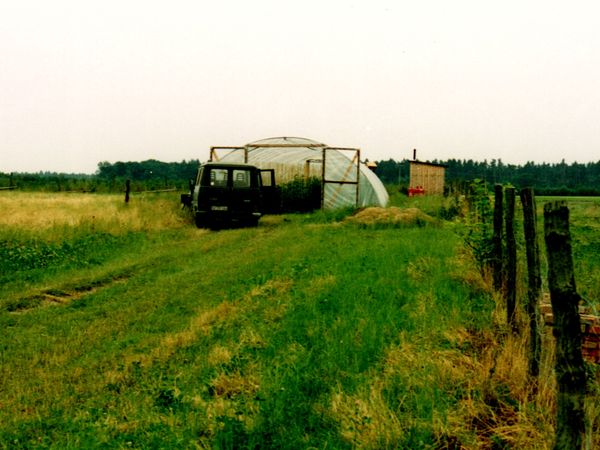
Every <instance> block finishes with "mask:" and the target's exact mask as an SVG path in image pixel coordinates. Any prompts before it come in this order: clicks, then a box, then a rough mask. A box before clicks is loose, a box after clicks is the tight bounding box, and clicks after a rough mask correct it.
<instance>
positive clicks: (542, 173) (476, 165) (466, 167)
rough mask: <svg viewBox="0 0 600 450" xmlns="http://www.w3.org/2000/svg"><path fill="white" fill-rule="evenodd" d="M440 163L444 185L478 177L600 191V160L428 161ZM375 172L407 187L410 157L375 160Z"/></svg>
mask: <svg viewBox="0 0 600 450" xmlns="http://www.w3.org/2000/svg"><path fill="white" fill-rule="evenodd" d="M428 162H432V163H436V164H443V165H445V166H446V167H447V169H446V185H447V186H450V187H453V186H458V185H460V184H461V183H464V182H466V181H469V180H474V179H480V180H483V181H485V182H486V183H487V184H488V186H490V187H493V185H495V184H496V183H501V184H511V185H513V186H515V187H517V188H523V187H533V188H534V189H535V192H536V193H537V194H538V195H600V160H599V161H597V162H593V163H585V164H582V163H577V162H575V163H572V164H567V163H565V161H564V160H562V161H561V162H560V163H554V164H548V163H541V164H536V163H534V162H527V163H526V164H524V165H514V164H504V163H503V162H502V160H501V159H492V160H491V161H487V160H484V161H483V162H480V161H473V160H472V159H469V160H459V159H449V160H446V161H438V160H433V161H428ZM375 173H376V174H377V175H378V176H379V178H380V179H381V180H382V181H383V182H384V183H385V184H397V185H400V186H401V187H405V188H406V187H408V183H409V177H410V169H409V160H407V159H404V160H402V161H395V160H393V159H388V160H385V161H378V162H377V168H376V169H375Z"/></svg>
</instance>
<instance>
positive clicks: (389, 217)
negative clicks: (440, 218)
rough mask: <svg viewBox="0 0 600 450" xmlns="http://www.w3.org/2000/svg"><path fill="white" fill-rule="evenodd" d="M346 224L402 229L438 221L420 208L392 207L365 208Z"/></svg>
mask: <svg viewBox="0 0 600 450" xmlns="http://www.w3.org/2000/svg"><path fill="white" fill-rule="evenodd" d="M344 222H345V223H352V224H355V225H360V226H364V227H379V226H381V227H402V226H423V225H427V224H433V223H435V222H436V220H435V219H434V218H433V217H431V216H429V215H428V214H425V213H424V212H423V211H421V210H420V209H419V208H405V209H401V208H398V207H396V206H392V207H389V208H381V207H371V208H365V209H362V210H360V211H358V212H357V213H356V214H354V215H352V216H350V217H347V218H346V219H345V220H344Z"/></svg>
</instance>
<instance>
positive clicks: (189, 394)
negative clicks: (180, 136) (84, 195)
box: [0, 195, 600, 449]
mask: <svg viewBox="0 0 600 450" xmlns="http://www.w3.org/2000/svg"><path fill="white" fill-rule="evenodd" d="M50 197H51V200H52V201H57V200H56V199H57V198H58V197H56V195H55V196H50ZM50 197H49V199H50ZM64 198H66V197H61V199H63V200H64ZM97 198H98V202H99V203H102V204H103V205H106V206H104V207H103V208H104V209H107V211H109V212H107V213H106V216H102V212H101V211H100V209H98V210H97V211H98V212H96V213H95V214H96V216H95V219H94V220H95V222H94V223H95V227H94V228H90V226H89V220H87V221H86V220H82V221H79V222H78V221H75V222H74V224H73V225H68V226H67V225H60V224H58V225H56V224H55V225H54V226H51V227H49V228H47V229H46V230H42V229H38V228H36V229H35V230H27V229H26V226H25V225H24V224H26V221H25V220H23V221H20V222H15V223H16V225H15V224H11V223H6V224H4V225H2V224H1V223H0V242H2V243H3V245H4V247H1V249H2V251H4V252H5V253H4V257H5V258H12V259H10V263H8V262H6V261H5V262H4V263H3V264H4V266H3V270H4V271H3V273H2V277H1V278H0V327H1V328H2V330H4V332H3V333H2V335H1V337H0V448H57V449H58V448H60V449H63V448H131V447H133V448H136V447H137V448H290V449H296V448H448V447H450V448H451V447H453V446H454V447H456V446H459V445H462V446H463V447H465V448H479V447H482V446H483V447H488V448H492V447H494V446H495V447H494V448H503V447H511V446H512V447H514V448H548V447H549V446H550V445H551V443H552V442H551V441H552V419H551V417H552V406H551V404H552V402H551V401H547V394H544V389H545V388H544V386H545V385H546V384H548V385H551V383H550V382H548V383H546V384H544V385H541V386H542V387H541V388H540V392H539V393H538V397H536V400H531V399H530V398H529V395H530V392H529V390H528V388H527V381H526V378H525V377H524V376H523V374H524V373H525V372H526V370H525V368H526V362H525V360H524V358H523V344H522V342H521V341H519V340H511V339H508V342H507V343H506V344H499V343H498V342H497V333H498V324H497V323H494V318H495V317H496V316H497V315H498V311H497V310H498V307H497V305H496V304H495V302H494V298H493V296H492V294H490V292H489V288H488V286H487V285H486V284H485V282H484V281H483V280H482V279H481V278H480V276H479V274H478V271H477V269H476V268H475V267H474V265H473V263H472V261H471V260H470V258H469V257H468V255H466V254H465V253H464V252H463V243H462V242H461V238H460V237H459V235H458V234H457V233H456V232H455V229H456V227H458V226H459V225H457V224H450V223H448V222H440V221H438V222H436V224H435V226H431V225H425V226H414V227H413V226H409V225H407V226H404V227H402V228H388V227H386V226H381V227H378V226H373V227H366V228H365V227H361V226H359V225H355V224H351V223H345V222H343V218H344V217H345V216H346V215H347V214H350V213H351V211H350V210H347V211H333V212H317V213H314V214H291V215H284V216H271V217H265V218H263V219H262V220H261V223H260V225H259V226H258V227H257V228H255V229H233V230H222V231H219V232H209V231H205V230H197V229H195V227H194V226H193V225H192V223H191V220H189V219H186V218H185V217H184V216H183V215H181V214H180V213H179V212H178V210H177V208H178V205H177V199H176V198H175V197H174V196H173V197H172V198H171V200H169V197H167V196H165V197H160V198H159V197H157V198H156V199H145V200H143V201H139V202H135V201H134V202H132V204H131V205H130V206H129V207H128V208H123V207H122V206H121V205H118V206H116V207H113V208H112V209H110V208H109V206H110V205H112V202H113V200H112V199H109V198H107V197H103V196H98V197H97ZM0 200H1V199H0ZM37 200H38V201H41V200H40V199H39V198H37ZM82 201H83V200H82ZM86 201H87V200H86ZM114 201H117V200H116V199H115V200H114ZM451 201H452V200H444V199H441V198H437V199H436V198H431V197H430V198H427V197H421V198H415V199H410V200H409V199H406V198H404V199H402V198H397V199H396V200H395V205H397V206H401V207H408V206H411V207H414V206H416V207H419V208H420V209H422V210H423V211H425V212H426V213H428V214H430V215H432V216H435V217H438V218H440V214H439V211H440V207H441V206H442V205H443V206H444V207H445V208H448V207H449V206H452V204H451V203H449V202H451ZM49 202H50V200H49ZM16 203H19V202H16ZM542 203H543V202H542V201H540V200H538V205H539V206H540V207H541V205H542ZM49 204H50V203H49ZM588 206H589V205H588ZM73 207H74V206H73V205H70V206H69V214H72V211H73ZM86 207H89V206H86ZM65 208H66V206H65ZM594 208H595V207H594ZM594 208H592V209H591V210H590V209H589V208H588V207H587V206H586V207H585V208H582V209H581V210H578V211H580V212H578V213H577V214H575V213H574V214H573V218H574V222H575V223H577V225H576V227H575V228H576V230H574V234H575V236H576V242H577V243H578V244H577V246H576V248H577V249H578V250H580V251H581V249H585V250H586V251H588V252H589V253H588V255H591V254H592V249H593V245H595V244H594V242H595V241H594V232H595V231H594V224H595V219H594V218H593V212H594V211H596V210H595V209H594ZM83 210H85V208H84V209H83ZM115 211H116V213H115ZM163 212H164V214H163ZM115 214H118V215H125V214H126V217H128V218H129V219H127V220H125V219H123V218H119V217H116V218H115V217H114V216H115ZM152 214H154V216H156V217H155V218H153V216H152ZM16 216H17V215H15V217H16ZM167 216H168V217H169V219H168V221H167V220H166V219H165V218H164V217H167ZM575 217H579V218H578V219H575ZM54 220H55V221H56V222H57V223H59V222H60V213H59V212H56V216H55V219H54ZM577 221H579V222H577ZM128 223H132V225H131V226H128ZM586 224H587V225H586ZM580 226H583V227H584V228H580ZM585 226H588V227H590V228H589V229H588V228H585ZM61 230H62V231H61ZM61 233H62V234H61ZM585 239H587V241H586V240H585ZM15 248H18V249H20V250H19V252H21V253H18V252H17V254H16V255H9V254H8V252H9V251H10V250H11V249H12V250H14V249H15ZM6 249H8V250H6ZM575 254H576V256H575V257H576V260H578V258H579V256H578V255H579V253H577V252H575ZM40 255H49V256H48V257H47V258H46V259H44V260H42V259H41V258H39V256H40ZM595 257H596V258H597V256H595ZM578 264H580V262H578ZM589 264H590V265H589V270H590V271H595V272H590V273H597V270H598V266H597V265H595V264H600V261H598V260H597V259H593V258H592V259H591V260H590V262H589ZM592 266H594V267H592ZM579 285H580V286H585V282H583V283H580V284H579ZM590 286H591V284H590ZM500 334H502V330H500ZM549 372H551V370H549ZM547 376H548V377H550V375H547ZM544 395H546V397H544ZM548 404H550V406H548Z"/></svg>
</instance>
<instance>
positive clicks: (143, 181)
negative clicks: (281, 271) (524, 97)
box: [0, 159, 600, 195]
mask: <svg viewBox="0 0 600 450" xmlns="http://www.w3.org/2000/svg"><path fill="white" fill-rule="evenodd" d="M429 162H432V163H437V164H443V165H445V166H446V167H447V169H446V184H447V186H449V187H450V188H454V187H458V186H460V185H461V183H462V184H464V183H466V182H468V181H470V180H474V179H480V180H484V182H486V183H487V184H488V185H489V186H493V185H494V184H496V183H502V184H512V185H513V186H515V187H517V188H522V187H526V186H530V187H533V188H534V189H535V191H536V193H537V194H538V195H600V160H599V161H598V162H594V163H586V164H581V163H576V162H575V163H572V164H567V163H565V161H564V160H563V161H561V162H560V163H555V164H548V163H541V164H536V163H534V162H528V163H526V164H525V165H514V164H505V163H503V162H502V160H501V159H497V160H496V159H492V160H491V161H487V160H484V161H483V162H480V161H473V160H471V159H470V160H459V159H449V160H446V161H438V160H433V161H429ZM199 164H200V161H199V160H197V159H192V160H189V161H186V160H183V161H181V162H162V161H157V160H154V159H149V160H146V161H141V162H132V161H130V162H122V161H117V162H115V163H110V162H108V161H103V162H100V163H99V164H98V169H97V170H96V173H95V174H66V173H55V172H38V173H11V174H7V173H0V188H5V187H18V188H20V189H25V190H45V191H81V192H118V191H122V190H123V186H124V183H125V180H131V182H132V189H133V190H134V191H136V190H137V191H140V190H152V189H165V188H175V189H180V190H186V189H187V187H188V182H189V180H190V179H192V178H194V177H195V175H196V171H197V169H198V165H199ZM375 173H376V174H377V175H378V176H379V178H380V179H381V180H382V181H383V182H384V183H385V184H389V185H398V186H400V188H401V189H406V188H408V183H409V177H410V170H409V160H407V159H404V160H401V161H395V160H394V159H388V160H382V161H377V168H376V169H375Z"/></svg>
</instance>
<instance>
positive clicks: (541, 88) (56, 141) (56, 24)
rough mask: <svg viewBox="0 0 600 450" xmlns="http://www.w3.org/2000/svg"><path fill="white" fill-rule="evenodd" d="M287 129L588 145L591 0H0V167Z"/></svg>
mask: <svg viewBox="0 0 600 450" xmlns="http://www.w3.org/2000/svg"><path fill="white" fill-rule="evenodd" d="M274 136H301V137H307V138H311V139H315V140H318V141H321V142H325V143H327V144H329V145H331V146H345V147H359V148H361V150H362V156H363V157H364V158H368V159H370V160H381V159H388V158H394V159H396V160H400V159H403V158H411V157H412V149H413V148H417V151H418V157H419V159H423V160H433V159H438V160H445V159H448V158H458V159H474V160H479V161H483V160H484V159H487V160H488V161H490V160H491V159H502V161H504V162H506V163H515V164H522V163H525V162H526V161H535V162H550V163H552V162H559V161H561V160H562V159H563V158H564V159H565V160H566V161H567V162H568V163H570V162H573V161H578V162H589V161H598V160H600V3H598V2H597V1H577V0H571V1H569V2H567V1H560V2H558V1H553V0H544V1H537V0H536V1H527V0H520V1H513V0H503V1H493V2H492V1H485V0H473V1H470V0H452V1H451V0H440V1H431V0H411V1H404V0H396V1H392V0H364V1H342V0H335V1H328V0H315V1H313V0H299V1H286V0H278V1H276V0H273V1H270V0H248V1H242V0H240V1H232V0H217V1H214V0H211V1H204V0H200V1H178V0H169V1H148V0H145V1H137V0H136V1H128V0H101V1H85V0H74V1H68V0H53V1H45V0H40V1H30V0H14V1H10V0H0V171H2V172H11V171H18V172H24V171H30V172H37V171H40V170H43V171H45V170H49V171H57V172H85V173H93V172H94V171H95V170H96V168H97V165H98V163H99V162H100V161H109V162H116V161H141V160H146V159H150V158H154V159H159V160H162V161H181V160H183V159H192V158H198V159H200V160H206V159H207V158H208V155H209V148H210V146H212V145H244V144H245V143H248V142H251V141H255V140H258V139H263V138H268V137H274Z"/></svg>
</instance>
